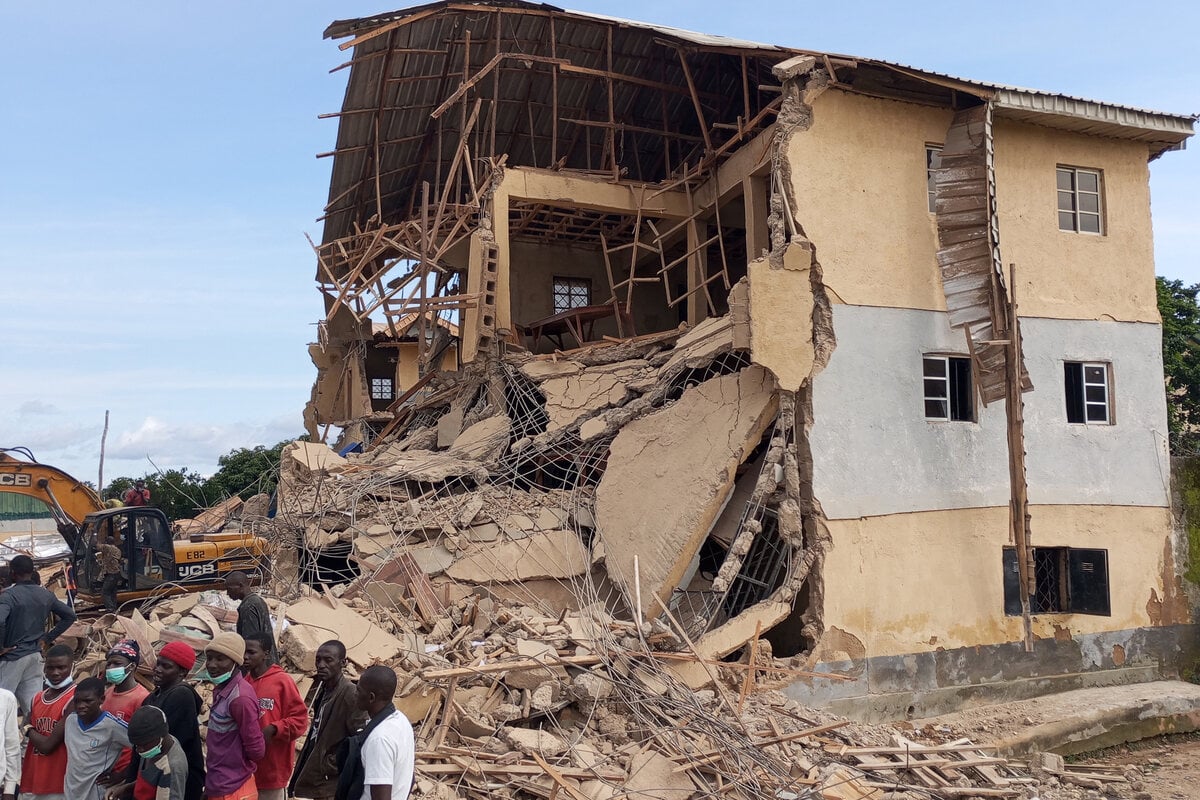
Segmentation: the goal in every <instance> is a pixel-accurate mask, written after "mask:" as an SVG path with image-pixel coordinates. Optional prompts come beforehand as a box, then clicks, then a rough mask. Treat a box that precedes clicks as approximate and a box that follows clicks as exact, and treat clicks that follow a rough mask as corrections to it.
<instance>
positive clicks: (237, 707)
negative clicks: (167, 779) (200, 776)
mask: <svg viewBox="0 0 1200 800" xmlns="http://www.w3.org/2000/svg"><path fill="white" fill-rule="evenodd" d="M204 658H205V663H206V666H207V668H208V681H209V682H211V683H212V685H213V686H214V687H215V689H214V690H213V699H212V710H211V711H210V712H209V714H208V736H207V737H206V739H205V743H206V744H207V745H208V774H207V775H205V776H204V796H205V797H206V798H207V800H258V786H257V785H256V784H255V781H254V770H255V765H256V764H257V763H258V762H259V761H262V758H263V756H265V755H266V754H267V745H266V743H265V742H264V741H263V735H262V728H260V727H259V725H258V695H256V694H255V693H254V687H253V686H251V685H250V682H249V681H247V680H246V679H245V678H244V677H243V676H242V669H241V667H242V664H243V663H244V662H245V660H246V642H245V640H244V639H242V637H241V636H238V635H237V634H236V633H229V632H222V633H218V634H217V635H216V636H214V637H213V638H212V641H210V642H209V643H208V647H206V648H204Z"/></svg>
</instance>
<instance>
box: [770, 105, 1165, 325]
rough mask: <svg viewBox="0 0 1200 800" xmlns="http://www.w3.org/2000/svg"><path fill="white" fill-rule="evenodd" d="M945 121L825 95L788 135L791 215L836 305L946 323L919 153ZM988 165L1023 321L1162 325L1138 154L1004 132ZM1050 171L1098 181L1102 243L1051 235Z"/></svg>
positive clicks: (1027, 131) (940, 135)
mask: <svg viewBox="0 0 1200 800" xmlns="http://www.w3.org/2000/svg"><path fill="white" fill-rule="evenodd" d="M951 116H952V115H951V112H950V111H949V110H945V109H937V108H931V107H926V106H921V105H916V104H911V103H902V102H897V101H892V100H881V99H876V98H870V97H863V96H860V95H854V94H849V93H846V92H842V91H839V90H829V91H826V92H825V93H823V94H821V95H820V96H818V97H817V99H816V100H815V101H814V103H813V124H812V127H811V128H810V129H808V130H807V131H797V132H795V133H794V134H793V135H792V137H791V139H790V141H789V144H788V154H787V155H788V165H789V169H790V171H791V181H792V186H793V188H794V191H795V208H794V209H793V212H794V214H795V216H796V219H797V221H798V222H799V223H800V225H801V227H802V228H803V229H804V231H805V233H806V234H807V235H808V237H809V239H811V240H812V242H813V244H814V245H815V246H816V250H817V257H818V259H819V260H820V262H821V265H822V267H823V269H824V278H825V286H826V288H827V289H829V290H831V292H832V295H831V299H832V300H833V301H834V302H838V301H841V302H845V303H850V304H854V305H871V306H892V307H900V308H916V309H929V310H945V299H944V297H943V294H942V287H941V282H940V279H939V277H938V269H937V261H936V252H937V229H936V226H935V223H934V216H933V214H931V213H930V212H929V210H928V201H927V196H926V173H925V145H926V143H931V144H936V143H940V142H942V141H943V140H944V138H945V135H946V129H947V127H948V126H949V124H950V121H951ZM995 153H996V186H997V190H996V191H997V202H998V207H999V214H1000V250H1001V257H1002V258H1003V259H1004V262H1005V264H1009V263H1013V262H1015V263H1016V264H1017V268H1018V275H1019V278H1020V284H1019V285H1018V287H1017V298H1018V302H1019V303H1020V307H1021V313H1022V314H1023V315H1026V316H1034V317H1051V318H1057V319H1107V318H1112V319H1117V320H1122V321H1139V322H1157V321H1158V312H1157V308H1156V301H1155V289H1154V259H1153V246H1152V231H1151V226H1150V195H1149V169H1148V166H1147V149H1146V146H1145V145H1144V144H1138V143H1136V142H1128V141H1121V140H1117V139H1106V138H1100V137H1093V136H1083V135H1080V134H1075V133H1070V132H1066V131H1058V130H1054V129H1051V128H1044V127H1039V126H1033V125H1027V124H1020V123H1016V122H1012V121H1006V120H1003V119H1000V120H997V122H996V125H995ZM1058 164H1067V165H1071V166H1079V167H1091V168H1096V169H1100V170H1102V171H1103V175H1104V178H1103V180H1104V201H1105V210H1106V214H1105V217H1106V225H1107V232H1106V235H1104V236H1093V235H1086V234H1077V233H1068V232H1063V231H1059V230H1058V216H1057V203H1056V194H1055V167H1056V165H1058Z"/></svg>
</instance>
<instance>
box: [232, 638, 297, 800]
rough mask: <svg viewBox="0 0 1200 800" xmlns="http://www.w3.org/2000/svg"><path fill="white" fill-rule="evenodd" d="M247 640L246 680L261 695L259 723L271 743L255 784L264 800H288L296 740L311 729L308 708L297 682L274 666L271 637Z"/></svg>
mask: <svg viewBox="0 0 1200 800" xmlns="http://www.w3.org/2000/svg"><path fill="white" fill-rule="evenodd" d="M245 638H246V680H248V681H250V685H251V686H253V687H254V693H255V694H256V695H258V708H259V716H258V722H259V724H260V725H261V726H262V732H263V739H264V740H265V741H266V743H267V754H266V755H265V756H263V759H262V761H259V762H258V770H257V772H255V774H254V782H255V783H256V784H257V785H258V796H259V799H260V800H284V797H285V795H286V792H287V785H288V780H289V779H290V778H291V777H292V763H293V762H294V761H295V760H296V740H297V739H299V738H300V737H301V736H303V735H304V732H305V731H307V730H308V707H307V706H305V705H304V698H303V697H301V696H300V690H299V689H297V688H296V682H295V681H294V680H292V679H291V677H290V676H289V675H288V674H287V673H286V672H284V671H283V670H282V669H281V668H280V667H279V666H278V665H276V664H273V663H271V662H272V660H273V659H272V658H271V655H272V653H271V648H272V647H273V646H274V641H272V639H271V637H270V636H267V635H266V634H264V633H252V634H250V635H249V636H247V637H245Z"/></svg>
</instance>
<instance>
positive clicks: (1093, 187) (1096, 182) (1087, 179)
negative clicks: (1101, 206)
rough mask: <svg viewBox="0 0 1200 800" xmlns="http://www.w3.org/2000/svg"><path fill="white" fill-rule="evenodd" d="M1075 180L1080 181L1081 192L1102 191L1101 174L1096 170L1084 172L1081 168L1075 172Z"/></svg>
mask: <svg viewBox="0 0 1200 800" xmlns="http://www.w3.org/2000/svg"><path fill="white" fill-rule="evenodd" d="M1075 180H1076V181H1077V182H1078V186H1079V190H1080V191H1081V192H1098V191H1100V176H1099V175H1097V174H1096V173H1094V172H1084V171H1082V170H1080V171H1079V172H1077V173H1075Z"/></svg>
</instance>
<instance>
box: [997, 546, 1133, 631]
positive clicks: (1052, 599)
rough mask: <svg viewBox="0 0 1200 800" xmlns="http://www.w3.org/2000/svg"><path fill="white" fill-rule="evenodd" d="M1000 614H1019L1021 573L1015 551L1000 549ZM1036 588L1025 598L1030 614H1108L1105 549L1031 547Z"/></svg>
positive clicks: (1109, 612)
mask: <svg viewBox="0 0 1200 800" xmlns="http://www.w3.org/2000/svg"><path fill="white" fill-rule="evenodd" d="M1003 566H1004V613H1005V614H1007V615H1009V616H1018V615H1019V614H1020V613H1021V576H1020V571H1019V568H1018V566H1017V551H1016V550H1015V549H1014V548H1012V547H1006V548H1004V558H1003ZM1033 579H1034V584H1035V588H1036V590H1035V591H1034V593H1033V595H1032V596H1031V597H1030V598H1029V610H1030V611H1031V612H1032V613H1034V614H1095V615H1098V616H1102V617H1107V616H1110V615H1111V613H1112V612H1111V609H1110V604H1109V588H1108V551H1107V550H1097V549H1093V548H1086V549H1085V548H1074V547H1035V548H1033Z"/></svg>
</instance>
